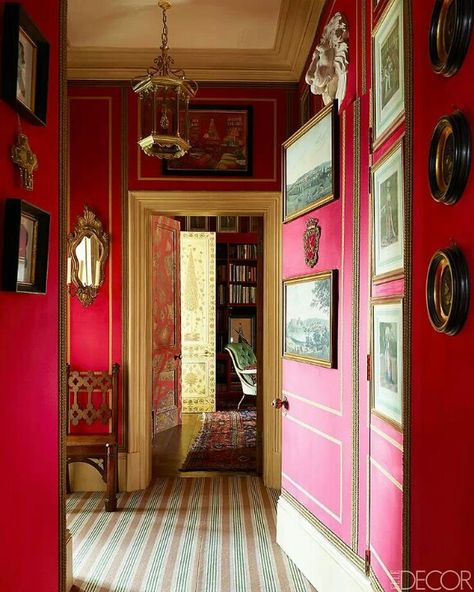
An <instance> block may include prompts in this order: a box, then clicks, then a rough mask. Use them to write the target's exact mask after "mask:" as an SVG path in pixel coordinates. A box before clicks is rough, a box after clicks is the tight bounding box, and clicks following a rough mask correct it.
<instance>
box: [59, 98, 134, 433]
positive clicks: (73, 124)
mask: <svg viewBox="0 0 474 592" xmlns="http://www.w3.org/2000/svg"><path fill="white" fill-rule="evenodd" d="M68 106H69V118H70V128H69V129H70V137H71V145H70V163H69V174H70V182H69V229H70V231H73V229H74V226H75V224H76V221H77V218H78V216H82V214H83V213H84V205H87V206H88V207H89V208H90V209H91V210H92V211H93V212H94V213H95V214H96V215H97V217H98V218H99V219H100V221H101V222H102V225H103V228H104V230H105V232H107V233H108V234H109V236H110V245H109V257H108V260H107V263H106V266H105V282H104V284H103V286H102V287H101V288H100V290H99V293H98V295H97V298H96V299H95V300H94V302H93V304H91V305H90V306H87V307H84V306H83V305H82V304H81V303H80V302H79V300H78V299H77V298H74V297H73V298H71V297H70V298H69V307H68V321H69V322H68V326H69V332H70V335H71V336H72V339H70V340H69V342H68V356H67V357H68V361H69V362H70V364H71V366H72V367H73V368H78V369H82V370H88V369H93V370H107V371H109V372H111V370H112V364H114V363H116V362H117V363H119V364H120V366H121V370H122V371H121V373H120V376H119V388H120V394H122V388H121V387H122V384H123V371H124V370H123V360H122V328H121V322H122V294H121V285H122V249H121V233H122V205H121V204H122V162H121V125H122V124H121V122H122V118H121V108H122V92H121V89H120V88H109V87H107V88H87V89H79V88H72V89H70V92H69V100H68ZM85 122H87V123H86V124H85ZM119 399H120V401H121V407H123V401H122V397H121V396H120V397H119ZM119 411H121V409H120V410H119ZM78 427H79V426H78ZM81 429H82V426H81ZM92 431H97V428H96V426H93V428H92ZM120 441H121V443H123V441H124V439H123V435H121V437H120Z"/></svg>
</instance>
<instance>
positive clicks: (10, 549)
mask: <svg viewBox="0 0 474 592" xmlns="http://www.w3.org/2000/svg"><path fill="white" fill-rule="evenodd" d="M22 6H23V7H24V8H25V9H26V11H27V12H28V13H29V15H30V17H31V18H32V19H33V20H34V21H35V23H36V24H37V25H38V27H39V28H40V29H41V31H42V33H43V34H44V35H45V37H46V38H47V39H48V40H49V42H50V44H51V54H50V69H49V95H48V97H49V98H48V114H47V125H46V127H41V126H35V125H32V124H30V123H28V122H27V121H25V120H22V126H23V130H24V132H25V133H26V134H27V135H28V137H29V139H30V146H31V148H32V149H33V150H34V152H35V153H36V154H37V156H38V162H39V168H38V171H37V172H36V173H35V178H34V191H33V192H28V191H25V190H24V189H22V187H21V184H20V180H19V174H18V171H17V169H16V167H14V166H13V165H12V163H11V162H10V158H9V152H10V146H11V145H12V144H13V143H14V142H15V140H16V134H17V129H18V127H17V115H16V112H15V111H14V110H13V109H12V108H11V107H10V106H9V105H7V104H6V103H5V102H4V101H3V100H0V122H1V123H0V128H1V131H2V133H1V134H0V154H1V155H2V158H1V159H0V228H1V229H2V231H3V223H4V204H5V199H6V198H7V197H17V198H22V199H25V200H26V201H29V202H31V203H32V204H34V205H36V206H38V207H40V208H43V209H45V210H47V211H48V212H49V213H50V214H51V229H50V243H49V270H48V282H47V294H46V295H30V294H16V293H13V292H4V291H0V351H1V356H0V373H1V393H2V396H1V405H2V417H3V418H4V421H3V422H2V429H1V430H0V451H1V452H0V459H1V460H0V471H1V475H2V487H0V507H1V508H2V511H1V512H0V557H1V560H0V565H1V568H0V589H1V590H2V591H5V592H13V591H15V592H27V591H29V590H32V589H33V588H34V589H35V590H37V591H38V592H51V591H52V590H57V588H58V547H59V546H58V400H59V394H58V210H59V201H58V160H59V154H58V96H59V75H58V72H59V67H58V46H59V2H58V0H44V2H42V3H38V2H35V1H34V0H24V1H23V2H22ZM3 8H4V2H3V0H0V27H1V28H3ZM4 57H5V56H2V58H4ZM2 231H0V232H2ZM0 236H1V237H3V233H2V235H0ZM0 250H1V251H3V241H2V240H1V239H0ZM0 260H1V257H0Z"/></svg>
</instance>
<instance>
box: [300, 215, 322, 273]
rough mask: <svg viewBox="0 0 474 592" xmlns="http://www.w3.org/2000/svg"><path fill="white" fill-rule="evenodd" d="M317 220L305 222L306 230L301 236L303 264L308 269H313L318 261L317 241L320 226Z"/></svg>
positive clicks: (319, 236) (312, 219)
mask: <svg viewBox="0 0 474 592" xmlns="http://www.w3.org/2000/svg"><path fill="white" fill-rule="evenodd" d="M318 222H319V220H318V219H317V218H310V219H309V220H307V221H306V230H305V231H304V235H303V243H304V262H305V263H306V265H307V266H308V267H314V266H315V265H316V263H317V262H318V259H319V239H320V238H321V226H319V224H318Z"/></svg>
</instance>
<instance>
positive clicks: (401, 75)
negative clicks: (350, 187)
mask: <svg viewBox="0 0 474 592" xmlns="http://www.w3.org/2000/svg"><path fill="white" fill-rule="evenodd" d="M372 46H373V56H374V59H373V65H372V68H373V117H374V124H373V129H374V145H379V144H380V142H381V141H383V139H385V138H386V137H387V136H388V135H389V134H390V133H391V132H392V131H394V129H395V128H396V127H397V125H398V124H399V123H400V122H401V121H403V118H404V115H405V53H404V12H403V0H392V1H391V2H390V3H389V4H388V6H387V7H386V8H385V9H384V11H383V13H382V15H381V17H380V19H379V21H378V22H377V25H376V26H375V28H374V31H373V37H372Z"/></svg>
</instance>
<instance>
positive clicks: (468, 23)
mask: <svg viewBox="0 0 474 592" xmlns="http://www.w3.org/2000/svg"><path fill="white" fill-rule="evenodd" d="M451 2H453V3H454V4H455V17H454V18H455V22H454V27H453V31H452V37H451V45H450V47H449V50H448V51H447V52H446V54H445V55H440V51H439V43H438V42H439V40H440V36H441V35H443V36H444V35H445V30H444V27H443V26H444V25H445V24H446V20H445V19H444V18H443V17H444V15H445V12H446V8H447V6H448V5H449V3H451ZM473 20H474V0H435V5H434V8H433V15H432V17H431V25H430V36H429V47H430V59H431V65H432V67H433V70H434V71H435V72H436V73H437V74H442V75H443V76H447V77H449V76H453V75H454V74H456V72H457V71H458V70H459V68H460V67H461V66H462V64H463V61H464V58H465V56H466V54H467V50H468V48H469V42H470V40H471V33H472V24H473ZM440 27H443V29H442V30H440Z"/></svg>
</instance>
